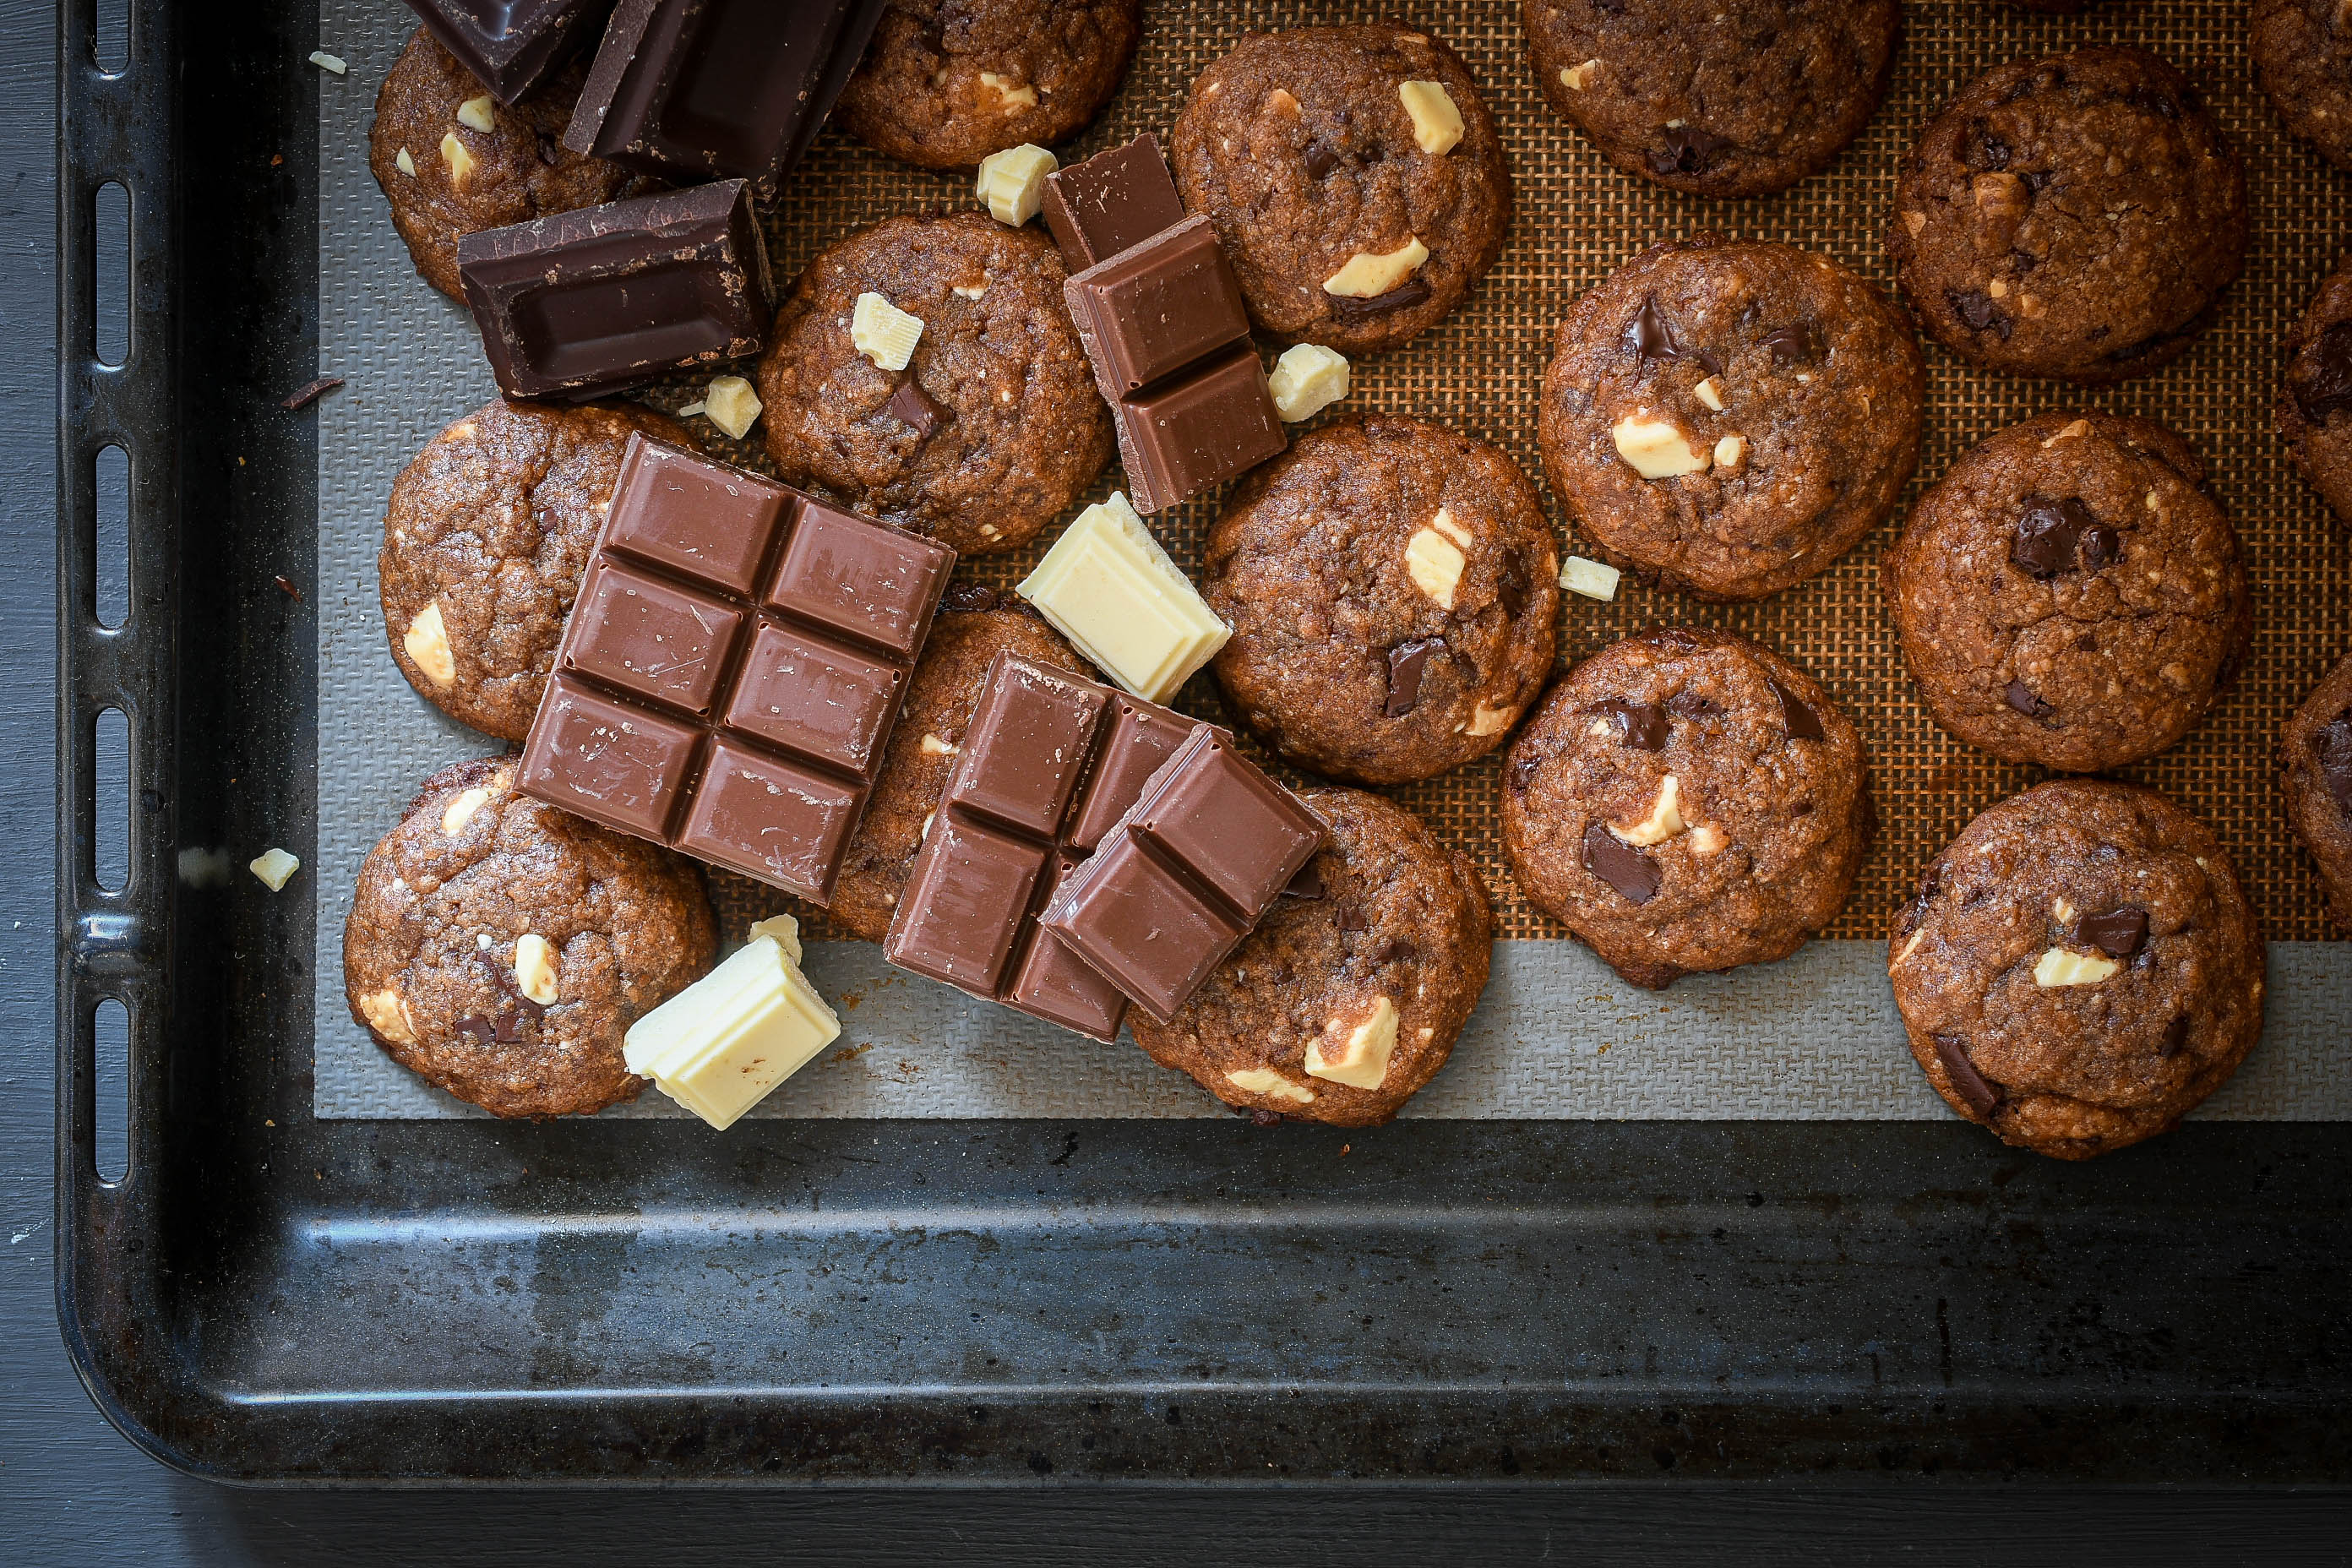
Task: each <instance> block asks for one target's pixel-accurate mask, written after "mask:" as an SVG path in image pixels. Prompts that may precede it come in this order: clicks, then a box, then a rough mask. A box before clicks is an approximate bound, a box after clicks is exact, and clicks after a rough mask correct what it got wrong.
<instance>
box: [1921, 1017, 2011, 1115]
mask: <svg viewBox="0 0 2352 1568" xmlns="http://www.w3.org/2000/svg"><path fill="white" fill-rule="evenodd" d="M1936 1059H1937V1060H1938V1061H1940V1062H1942V1063H1943V1064H1944V1076H1945V1077H1946V1078H1948V1079H1951V1081H1952V1087H1953V1088H1954V1089H1958V1091H1959V1095H1960V1098H1961V1099H1962V1100H1967V1101H1968V1102H1969V1110H1973V1111H1975V1112H1976V1113H1977V1114H1978V1115H1979V1116H1990V1115H1991V1114H1992V1113H1993V1112H1994V1111H1995V1110H1999V1109H2000V1089H1999V1088H1997V1087H1996V1086H1994V1085H1993V1084H1991V1083H1990V1082H1988V1081H1986V1079H1985V1076H1984V1074H1982V1073H1980V1072H1979V1071H1977V1064H1976V1063H1974V1062H1972V1061H1970V1060H1969V1051H1968V1047H1967V1045H1966V1044H1965V1043H1964V1042H1963V1041H1962V1040H1961V1039H1960V1037H1958V1036H1957V1035H1937V1037H1936Z"/></svg>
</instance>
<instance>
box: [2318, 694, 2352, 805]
mask: <svg viewBox="0 0 2352 1568" xmlns="http://www.w3.org/2000/svg"><path fill="white" fill-rule="evenodd" d="M2311 750H2312V754H2313V755H2315V756H2316V757H2317V758H2318V759H2319V778H2320V782H2321V783H2323V784H2326V786H2327V793H2328V794H2329V795H2332V796H2333V797H2335V801H2336V805H2337V806H2338V807H2339V808H2340V809H2342V810H2344V811H2347V812H2352V708H2347V709H2346V710H2344V711H2343V712H2341V713H2338V714H2337V715H2336V717H2335V718H2333V719H2331V720H2329V721H2327V722H2326V723H2325V724H2323V725H2321V726H2320V727H2319V730H2318V732H2317V733H2315V734H2314V735H2313V736H2312V737H2311Z"/></svg>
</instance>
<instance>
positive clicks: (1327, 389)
mask: <svg viewBox="0 0 2352 1568" xmlns="http://www.w3.org/2000/svg"><path fill="white" fill-rule="evenodd" d="M1265 387H1266V390H1267V391H1268V392H1270V393H1272V394H1273V395H1274V411H1275V412H1276V414H1279V415H1280V416H1282V417H1283V420H1284V422H1285V423H1286V424H1291V425H1296V424H1297V423H1298V422H1299V421H1300V420H1302V419H1312V418H1313V417H1315V416H1316V415H1318V414H1320V413H1321V412H1322V411H1323V410H1325V409H1326V408H1328V407H1330V406H1331V405H1333V404H1335V403H1337V402H1339V400H1340V399H1341V398H1343V397H1345V396H1347V395H1348V360H1347V356H1346V355H1344V354H1342V353H1339V352H1338V351H1337V350H1336V349H1327V348H1325V347H1324V346H1323V345H1322V344H1321V343H1293V344H1291V345H1290V346H1289V347H1288V348H1286V349H1285V350H1283V351H1282V357H1281V358H1280V359H1277V360H1276V361H1275V362H1274V374H1272V375H1270V376H1268V377H1266V380H1265Z"/></svg>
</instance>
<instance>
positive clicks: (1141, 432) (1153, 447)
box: [1110, 343, 1290, 512]
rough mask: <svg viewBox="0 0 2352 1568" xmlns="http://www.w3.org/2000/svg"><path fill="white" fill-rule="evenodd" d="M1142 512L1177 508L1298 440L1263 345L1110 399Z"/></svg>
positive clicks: (1130, 488) (1133, 496)
mask: <svg viewBox="0 0 2352 1568" xmlns="http://www.w3.org/2000/svg"><path fill="white" fill-rule="evenodd" d="M1110 413H1111V426H1112V428H1113V429H1115V430H1116V431H1117V432H1118V455H1119V461H1120V463H1121V464H1122V465H1124V466H1125V468H1126V469H1127V492H1128V499H1129V500H1130V501H1132V502H1133V503H1134V505H1135V510H1138V511H1139V512H1154V511H1159V510H1162V509H1164V508H1167V507H1171V506H1174V505H1175V504H1176V503H1177V502H1178V501H1181V500H1185V499H1186V498H1187V497H1190V496H1195V495H1198V494H1200V493H1201V492H1202V490H1204V489H1208V488H1209V487H1211V486H1212V485H1217V484H1222V483H1223V482H1224V481H1225V480H1227V479H1232V478H1233V477H1234V475H1236V474H1240V473H1244V472H1246V471H1248V470H1249V469H1251V468H1255V467H1257V465H1258V464H1260V463H1263V462H1265V460H1266V459H1267V458H1271V457H1274V456H1276V454H1277V453H1279V452H1280V451H1281V450H1282V449H1283V448H1284V447H1287V446H1288V445H1289V444H1290V437H1288V436H1286V435H1285V434H1284V433H1283V428H1282V416H1281V415H1280V414H1278V413H1276V411H1275V406H1274V394H1273V393H1272V392H1270V391H1269V390H1267V387H1266V384H1265V366H1264V365H1262V364H1260V363H1258V358H1257V350H1256V349H1255V347H1253V346H1251V345H1250V344H1248V343H1244V344H1242V345H1241V346H1240V347H1238V348H1235V349H1234V350H1233V351H1232V352H1230V353H1225V354H1223V355H1221V356H1219V357H1218V358H1216V359H1213V360H1211V361H1209V362H1208V363H1204V364H1201V365H1197V366H1195V367H1193V368H1192V369H1191V370H1188V371H1186V372H1184V373H1183V374H1180V375H1176V376H1172V377H1171V378H1169V379H1168V380H1166V381H1163V382H1160V384H1157V385H1154V386H1148V387H1145V388H1144V389H1143V390H1141V391H1140V392H1131V393H1129V394H1128V395H1126V396H1125V397H1122V398H1120V399H1118V401H1117V402H1116V403H1113V404H1112V405H1110Z"/></svg>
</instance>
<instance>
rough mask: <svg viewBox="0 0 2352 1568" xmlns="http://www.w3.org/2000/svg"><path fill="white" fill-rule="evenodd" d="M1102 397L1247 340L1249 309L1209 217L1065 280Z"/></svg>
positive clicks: (1189, 220)
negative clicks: (1243, 300) (1244, 302)
mask: <svg viewBox="0 0 2352 1568" xmlns="http://www.w3.org/2000/svg"><path fill="white" fill-rule="evenodd" d="M1062 297H1063V300H1065V302H1066V303H1067V304H1068V306H1069V309H1070V320H1071V321H1072V322H1074V323H1075V324H1076V327H1077V329H1078V341H1079V342H1081V343H1082V344H1084V345H1085V347H1086V351H1087V361H1088V363H1091V364H1092V365H1093V366H1094V371H1095V380H1096V382H1097V384H1098V385H1100V386H1101V388H1102V392H1103V396H1104V397H1106V398H1107V399H1108V400H1110V401H1111V402H1114V403H1116V402H1117V401H1118V400H1119V399H1120V398H1122V397H1124V396H1126V395H1128V394H1129V393H1130V392H1133V391H1135V390H1136V389H1137V388H1139V387H1142V386H1146V385H1149V384H1150V383H1152V382H1155V381H1158V380H1160V378H1161V377H1163V376H1169V375H1173V374H1176V373H1177V372H1178V371H1181V370H1182V369H1183V368H1184V367H1185V366H1186V365H1189V364H1192V363H1195V362H1197V361H1200V360H1203V359H1207V358H1208V357H1210V356H1211V355H1213V354H1214V353H1217V351H1219V350H1220V349H1224V348H1228V347H1231V346H1232V345H1233V344H1234V343H1241V342H1248V341H1249V330H1250V327H1249V310H1248V307H1246V306H1245V305H1244V304H1243V302H1242V289H1241V285H1240V284H1239V283H1238V282H1236V281H1234V269H1233V268H1232V266H1231V265H1230V264H1229V263H1228V262H1227V261H1226V260H1225V251H1224V247H1223V246H1221V245H1219V244H1218V243H1217V231H1216V230H1215V229H1214V228H1213V226H1211V225H1210V223H1209V220H1208V219H1207V218H1205V217H1188V218H1186V219H1185V220H1184V221H1183V222H1181V223H1180V224H1178V225H1176V226H1175V227H1173V228H1170V229H1165V230H1162V231H1161V232H1160V233H1159V234H1155V235H1153V236H1152V237H1150V238H1149V239H1146V240H1143V241H1141V242H1139V243H1138V244H1136V245H1133V246H1130V247H1128V248H1127V249H1125V250H1123V251H1120V252H1119V253H1118V255H1117V256H1114V257H1112V258H1110V259H1109V260H1108V261H1105V262H1102V263H1100V264H1098V265H1097V266H1094V267H1089V268H1087V269H1086V270H1085V271H1084V272H1081V273H1079V274H1078V275H1077V276H1076V277H1075V278H1072V279H1069V280H1068V281H1067V282H1066V283H1064V284H1063V285H1062Z"/></svg>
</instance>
